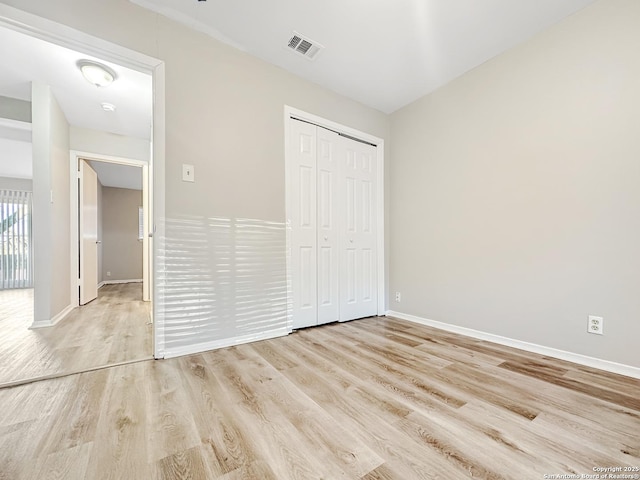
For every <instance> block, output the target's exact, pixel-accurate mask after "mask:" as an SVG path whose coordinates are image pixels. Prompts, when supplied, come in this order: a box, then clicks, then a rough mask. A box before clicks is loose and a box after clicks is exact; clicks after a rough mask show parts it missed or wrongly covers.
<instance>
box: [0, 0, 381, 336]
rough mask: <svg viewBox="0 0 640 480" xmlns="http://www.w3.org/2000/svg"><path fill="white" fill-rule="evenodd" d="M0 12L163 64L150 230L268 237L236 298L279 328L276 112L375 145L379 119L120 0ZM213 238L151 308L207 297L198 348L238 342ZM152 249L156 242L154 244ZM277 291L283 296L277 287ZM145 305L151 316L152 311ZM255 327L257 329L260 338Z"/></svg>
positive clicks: (279, 141) (280, 184) (15, 1)
mask: <svg viewBox="0 0 640 480" xmlns="http://www.w3.org/2000/svg"><path fill="white" fill-rule="evenodd" d="M3 3H5V4H8V5H11V6H14V7H16V8H19V9H22V10H25V11H28V12H31V13H34V14H36V15H39V16H42V17H46V18H49V19H51V20H54V21H56V22H59V23H62V24H66V25H68V26H70V27H73V28H76V29H78V30H81V31H83V32H88V33H90V34H91V35H94V36H97V37H100V38H103V39H105V40H108V41H111V42H114V43H116V44H119V45H122V46H124V47H128V48H130V49H133V50H136V51H139V52H142V53H145V54H147V55H151V56H153V57H156V58H159V59H161V60H163V61H164V62H165V80H166V82H165V87H166V116H165V120H166V132H167V136H166V165H165V173H166V185H165V195H166V217H167V218H166V219H159V220H160V221H165V222H166V224H167V243H166V244H167V245H169V246H174V245H184V244H187V243H189V242H190V241H191V240H192V239H193V238H194V236H193V235H192V233H191V232H190V231H189V229H186V228H182V226H181V222H191V223H190V224H192V225H197V227H198V228H200V229H202V230H207V229H210V226H211V224H210V222H209V219H211V218H215V219H220V220H221V221H227V220H228V221H233V222H235V220H236V219H251V220H256V221H257V223H258V224H259V225H260V226H261V227H260V228H261V229H262V230H261V232H263V233H265V235H266V234H268V235H272V234H273V235H275V236H277V238H273V239H271V240H270V241H271V242H272V243H271V244H270V246H269V248H263V246H262V245H258V244H256V245H255V250H254V251H253V254H254V255H255V258H256V262H258V263H260V262H262V263H263V264H268V265H269V267H268V268H269V274H265V273H264V272H256V274H255V275H254V276H252V277H251V279H250V280H251V281H250V282H249V283H247V282H244V283H243V286H244V288H246V289H245V290H244V291H243V292H242V294H243V295H245V296H246V297H247V298H249V299H250V300H251V302H253V303H252V304H253V305H256V308H264V309H265V310H264V311H258V312H256V313H257V314H256V316H255V317H256V318H258V316H259V314H263V313H264V314H266V315H267V316H268V317H269V318H274V321H279V319H283V318H285V317H286V310H285V307H286V305H285V304H284V303H283V302H282V296H281V294H278V295H277V296H276V297H277V298H276V300H275V301H277V304H276V303H271V299H268V298H265V295H268V294H269V292H271V291H273V288H267V287H266V284H267V283H268V282H272V281H273V280H272V278H271V275H270V272H276V271H277V272H278V275H281V273H282V272H283V271H284V266H285V263H284V252H285V241H284V235H285V233H284V232H285V231H284V220H285V190H284V180H285V175H284V118H283V117H284V114H283V111H284V105H285V104H288V105H291V106H293V107H296V108H299V109H301V110H305V111H308V112H310V113H313V114H316V115H319V116H322V117H325V118H328V119H330V120H333V121H335V122H339V123H342V124H344V125H347V126H350V127H353V128H356V129H359V130H362V131H365V132H367V133H370V134H372V135H376V136H378V137H382V138H385V139H388V136H389V119H388V117H387V116H386V115H384V114H382V113H381V112H378V111H376V110H373V109H371V108H368V107H365V106H363V105H361V104H359V103H357V102H354V101H352V100H349V99H346V98H344V97H342V96H340V95H337V94H335V93H332V92H330V91H328V90H326V89H324V88H321V87H319V86H317V85H315V84H312V83H310V82H307V81H305V80H302V79H300V78H297V77H295V76H294V75H291V74H289V73H287V72H285V71H284V70H282V69H280V68H278V67H275V66H272V65H269V64H267V63H265V62H263V61H261V60H258V59H256V58H255V57H252V56H250V55H248V54H246V53H243V52H240V51H238V50H236V49H234V48H232V47H229V46H227V45H224V44H222V43H220V42H218V41H216V40H214V39H212V38H210V37H208V36H206V35H204V34H202V33H199V32H195V31H193V30H191V29H188V28H187V27H184V26H182V25H180V24H177V23H175V22H173V21H170V20H168V19H166V18H164V17H162V16H159V15H157V14H155V13H152V12H150V11H148V10H145V9H142V8H140V7H138V6H135V5H133V4H131V3H130V2H128V1H126V0H57V1H56V2H42V1H41V0H3ZM183 163H189V164H192V165H194V166H195V183H186V182H182V180H181V176H182V173H181V169H182V164H183ZM270 222H275V223H276V224H277V225H273V224H272V223H270ZM276 230H277V234H274V233H273V232H274V231H276ZM236 233H238V232H236ZM240 233H242V232H240ZM216 235H218V232H217V231H216V232H211V231H209V232H205V233H204V234H203V236H199V237H197V238H198V239H202V243H201V244H199V245H198V247H197V249H195V250H194V253H193V255H192V256H191V257H190V258H189V260H188V261H186V262H184V263H181V264H180V265H179V267H180V268H184V271H182V272H181V275H182V276H183V277H178V276H172V277H170V278H165V279H164V280H162V279H161V281H162V282H165V283H166V284H164V285H163V288H162V292H163V299H167V298H169V297H173V299H175V298H176V296H177V295H183V296H182V297H180V298H179V299H178V300H179V301H184V302H187V304H185V303H182V305H185V306H186V307H188V306H189V305H190V304H189V302H191V301H193V305H195V306H196V307H198V308H200V306H201V305H202V302H203V300H206V301H207V302H209V299H211V298H214V297H215V296H216V295H217V297H216V301H215V302H213V301H211V302H209V303H207V308H208V310H207V311H206V312H205V313H203V314H202V316H201V318H199V322H200V324H199V325H198V328H199V329H200V330H197V329H191V331H193V332H196V331H197V332H201V333H202V334H201V335H199V336H198V341H201V342H208V341H214V340H220V339H223V338H233V337H236V336H239V335H244V334H245V332H246V329H245V330H243V329H242V326H241V325H240V324H241V323H242V322H243V321H244V320H243V318H244V317H243V318H241V316H242V315H246V310H245V311H244V312H243V311H240V310H237V309H236V307H235V305H236V302H235V294H234V293H233V292H229V293H224V294H222V293H221V288H223V289H224V288H228V287H227V286H228V285H229V284H231V285H235V282H234V281H232V282H231V283H230V282H229V279H228V277H227V273H225V272H222V271H221V270H220V269H219V267H218V264H217V263H216V262H218V261H222V260H221V257H220V258H218V257H216V255H218V252H219V250H216V248H217V247H218V245H217V244H216V243H217V242H216V240H217V238H216ZM270 238H271V237H270ZM156 240H157V243H161V242H160V241H161V240H162V239H161V238H156ZM228 241H229V242H238V241H240V242H251V238H249V237H241V236H238V235H236V236H234V237H233V238H231V239H230V240H228ZM229 247H230V248H231V249H233V248H235V247H234V245H231V244H230V245H229ZM171 248H173V247H171ZM194 248H195V247H194ZM274 251H277V260H274V259H275V258H276V257H274V256H273V253H274ZM203 254H204V255H203ZM163 255H164V256H163V258H166V260H167V262H168V264H170V265H174V266H176V268H177V266H178V262H174V261H173V260H175V259H176V255H177V253H175V252H174V251H166V252H164V254H163ZM200 255H203V258H204V259H205V260H203V259H202V258H200ZM203 261H204V262H205V263H206V264H205V265H203V264H202V263H203ZM276 263H277V264H276ZM161 273H162V272H161ZM186 277H190V278H193V279H196V280H197V281H198V282H200V283H199V286H200V287H201V288H199V289H193V288H190V289H186V288H184V286H182V287H180V286H178V285H175V284H174V283H171V282H175V281H176V279H178V278H186ZM221 284H224V285H225V286H224V287H221ZM280 286H281V287H286V282H285V281H284V279H283V280H282V285H280ZM184 295H191V296H190V297H189V298H186V297H185V296H184ZM155 306H156V308H159V309H160V310H161V309H162V302H157V303H156V305H155ZM216 319H218V320H216ZM212 322H213V323H212ZM215 322H224V324H223V325H222V324H221V325H217V324H215ZM267 323H269V322H268V321H266V322H265V325H266V326H265V327H264V329H265V330H268V329H269V328H271V326H270V325H267ZM158 331H161V330H160V329H159V330H158Z"/></svg>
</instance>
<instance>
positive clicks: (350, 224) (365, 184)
mask: <svg viewBox="0 0 640 480" xmlns="http://www.w3.org/2000/svg"><path fill="white" fill-rule="evenodd" d="M341 140H342V142H343V148H342V149H341V151H342V152H343V154H342V155H341V157H342V158H341V161H340V163H341V173H340V187H339V189H340V196H341V204H342V207H343V208H342V214H341V223H342V227H341V239H340V243H341V249H340V260H339V261H340V321H343V322H344V321H348V320H353V319H356V318H363V317H369V316H372V315H376V314H377V288H376V286H377V283H376V272H377V266H376V258H377V255H376V214H375V205H376V171H377V170H376V148H375V147H373V146H371V145H367V144H364V143H360V142H356V141H355V140H350V139H347V138H341Z"/></svg>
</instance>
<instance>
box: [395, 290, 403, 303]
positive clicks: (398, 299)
mask: <svg viewBox="0 0 640 480" xmlns="http://www.w3.org/2000/svg"><path fill="white" fill-rule="evenodd" d="M401 300H402V294H401V293H400V292H396V302H398V303H400V301H401Z"/></svg>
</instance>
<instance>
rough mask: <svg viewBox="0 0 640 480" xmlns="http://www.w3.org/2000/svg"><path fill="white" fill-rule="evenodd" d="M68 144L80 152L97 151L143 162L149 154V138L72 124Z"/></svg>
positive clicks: (147, 159) (146, 160)
mask: <svg viewBox="0 0 640 480" xmlns="http://www.w3.org/2000/svg"><path fill="white" fill-rule="evenodd" d="M69 144H70V146H71V149H72V150H78V151H80V152H88V153H99V154H101V155H111V156H114V157H122V158H128V159H133V160H143V161H145V162H148V161H149V156H150V154H151V147H150V144H149V140H145V139H144V138H135V137H127V136H125V135H116V134H114V133H108V132H100V131H98V130H92V129H90V128H80V127H74V126H72V127H71V128H70V130H69Z"/></svg>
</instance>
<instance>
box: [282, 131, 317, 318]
mask: <svg viewBox="0 0 640 480" xmlns="http://www.w3.org/2000/svg"><path fill="white" fill-rule="evenodd" d="M290 127H291V128H290V142H291V144H290V152H291V158H290V161H291V164H290V170H289V174H290V185H291V192H290V193H291V205H292V210H291V218H290V222H291V235H290V238H291V244H290V247H291V288H292V293H293V299H292V305H291V308H292V314H293V328H304V327H310V326H313V325H317V323H318V304H317V285H318V283H317V228H316V225H317V219H316V210H317V196H316V181H317V175H316V169H317V165H316V163H317V161H316V159H317V152H316V127H315V125H310V124H308V123H304V122H298V121H296V120H290Z"/></svg>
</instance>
